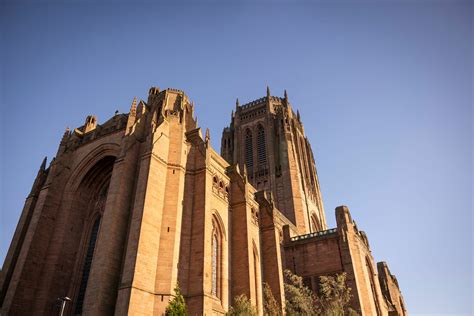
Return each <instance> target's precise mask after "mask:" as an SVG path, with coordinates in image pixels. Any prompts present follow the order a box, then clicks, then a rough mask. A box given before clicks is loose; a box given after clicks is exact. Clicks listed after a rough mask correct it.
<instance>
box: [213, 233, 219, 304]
mask: <svg viewBox="0 0 474 316" xmlns="http://www.w3.org/2000/svg"><path fill="white" fill-rule="evenodd" d="M218 257H219V239H218V238H217V236H216V234H213V235H212V295H214V296H217V270H218V267H217V266H218V261H219V258H218Z"/></svg>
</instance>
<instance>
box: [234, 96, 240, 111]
mask: <svg viewBox="0 0 474 316" xmlns="http://www.w3.org/2000/svg"><path fill="white" fill-rule="evenodd" d="M239 106H240V103H239V98H237V100H235V111H236V112H237V109H238V108H239Z"/></svg>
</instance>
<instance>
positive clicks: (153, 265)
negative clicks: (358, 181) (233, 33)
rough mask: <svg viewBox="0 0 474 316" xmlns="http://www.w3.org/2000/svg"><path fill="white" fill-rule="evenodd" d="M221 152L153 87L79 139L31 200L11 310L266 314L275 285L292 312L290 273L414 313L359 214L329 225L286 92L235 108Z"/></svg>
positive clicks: (16, 239)
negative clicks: (340, 276)
mask: <svg viewBox="0 0 474 316" xmlns="http://www.w3.org/2000/svg"><path fill="white" fill-rule="evenodd" d="M221 144H222V145H221V153H220V154H218V153H217V152H216V151H215V150H214V149H213V148H212V147H211V145H210V139H209V131H206V132H205V133H204V135H203V132H202V131H201V129H200V128H199V127H198V126H197V119H196V118H195V115H194V104H193V103H191V102H190V101H189V99H188V97H187V96H186V95H185V94H184V92H183V91H180V90H176V89H166V90H163V91H161V90H160V89H159V88H155V87H152V88H151V89H150V91H149V95H148V99H147V101H146V102H145V101H143V100H141V101H140V102H138V104H137V100H136V99H134V100H133V102H132V105H131V108H130V112H129V113H128V114H116V115H115V116H113V117H112V118H110V119H109V120H108V121H106V122H105V123H103V124H101V125H99V124H97V118H96V117H95V116H92V115H91V116H88V117H87V118H86V121H85V124H84V125H83V126H81V127H78V128H76V129H74V130H73V131H70V130H69V129H67V130H66V132H65V133H64V135H63V137H62V139H61V142H60V144H59V148H58V152H57V155H56V157H55V158H54V159H53V161H52V162H51V163H50V165H49V167H46V161H44V162H43V163H42V164H41V167H40V169H39V172H38V174H37V177H36V179H35V182H34V184H33V186H32V189H31V193H30V194H29V196H28V197H27V199H26V202H25V206H24V208H23V212H22V214H21V217H20V219H19V222H18V226H17V229H16V231H15V234H14V236H13V239H12V243H11V246H10V248H9V251H8V253H7V256H6V259H5V263H4V265H3V269H2V272H1V275H0V291H1V292H0V304H1V314H2V315H9V314H12V315H22V314H31V313H33V314H35V315H49V314H55V313H58V310H59V304H58V301H57V298H59V297H63V296H68V297H70V298H71V299H72V301H71V302H70V303H69V304H68V305H67V308H66V311H65V313H66V314H67V315H73V314H84V315H104V314H117V315H129V314H130V315H162V314H163V313H164V311H165V309H166V306H167V305H168V302H169V300H170V299H171V298H172V297H173V294H174V292H173V289H174V288H175V286H176V285H177V284H179V286H180V288H181V291H182V293H183V295H184V297H185V300H186V303H187V305H188V310H189V314H190V315H202V314H205V315H223V314H225V313H226V312H227V311H228V310H229V308H230V306H231V305H232V302H233V298H234V297H235V296H237V295H240V294H245V295H247V297H248V298H249V299H250V301H251V302H252V304H253V305H254V306H255V307H256V309H257V310H258V312H259V314H263V294H262V293H263V283H264V282H266V283H268V284H269V286H270V288H271V290H272V292H273V294H274V296H275V298H276V299H277V301H278V302H279V303H280V304H281V306H282V307H284V304H285V302H284V288H283V269H285V268H286V269H290V270H292V271H293V272H295V273H297V274H299V275H301V276H302V277H304V280H305V282H306V284H307V285H308V286H310V287H312V288H313V289H315V290H317V286H318V281H317V280H318V276H321V275H328V274H329V275H330V274H335V273H340V272H346V273H347V274H348V285H349V286H350V287H351V288H352V293H353V294H354V295H353V298H352V300H351V306H352V307H353V308H354V309H356V310H357V311H359V313H361V314H363V315H388V314H390V315H405V314H406V308H405V305H404V302H403V297H402V296H401V292H400V290H399V286H398V282H397V280H396V278H395V276H393V275H392V274H390V271H389V269H388V266H387V264H386V263H379V264H377V265H375V263H374V260H373V258H372V255H371V253H370V247H369V243H368V240H367V236H366V235H365V233H364V232H362V231H359V230H358V228H357V226H356V225H355V223H354V222H353V220H352V219H351V215H350V213H349V210H348V208H347V207H343V206H341V207H338V208H337V209H336V219H337V228H334V229H328V227H327V224H326V217H325V212H324V207H323V202H322V196H321V191H320V187H319V180H318V176H317V171H316V166H315V159H314V156H313V152H312V150H311V146H310V144H309V142H308V139H307V138H306V136H305V133H304V127H303V124H302V121H301V117H300V114H299V112H297V113H296V114H295V113H294V111H293V109H292V106H291V104H290V102H289V100H288V95H287V94H286V92H285V95H284V98H279V97H274V96H271V95H270V91H269V89H267V95H266V97H263V98H260V99H258V100H255V101H252V102H250V103H247V104H244V105H242V106H241V105H240V104H239V103H238V101H237V104H236V109H235V112H233V113H232V116H231V123H230V125H229V127H227V128H225V129H224V131H223V134H222V141H221ZM97 223H98V226H97V225H96V224H97ZM377 274H378V275H377Z"/></svg>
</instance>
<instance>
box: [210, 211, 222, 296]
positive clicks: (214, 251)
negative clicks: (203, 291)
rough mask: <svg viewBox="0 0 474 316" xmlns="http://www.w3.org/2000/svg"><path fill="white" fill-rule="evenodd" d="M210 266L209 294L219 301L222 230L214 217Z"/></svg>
mask: <svg viewBox="0 0 474 316" xmlns="http://www.w3.org/2000/svg"><path fill="white" fill-rule="evenodd" d="M211 265H212V267H211V269H212V271H211V294H212V295H213V296H215V297H217V298H219V299H221V292H222V291H221V288H222V286H221V282H222V230H221V229H220V227H219V224H218V222H217V219H216V218H215V217H214V218H213V219H212V239H211Z"/></svg>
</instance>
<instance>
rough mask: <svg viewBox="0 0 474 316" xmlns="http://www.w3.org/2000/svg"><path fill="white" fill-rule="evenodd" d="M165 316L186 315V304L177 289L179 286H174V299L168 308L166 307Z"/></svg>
mask: <svg viewBox="0 0 474 316" xmlns="http://www.w3.org/2000/svg"><path fill="white" fill-rule="evenodd" d="M165 315H166V316H185V315H188V311H187V308H186V303H185V302H184V297H183V295H182V294H181V290H180V289H179V285H176V287H175V288H174V297H173V299H172V300H171V301H170V302H169V304H168V307H166V311H165Z"/></svg>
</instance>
